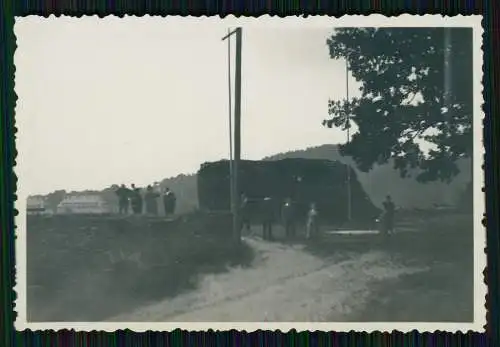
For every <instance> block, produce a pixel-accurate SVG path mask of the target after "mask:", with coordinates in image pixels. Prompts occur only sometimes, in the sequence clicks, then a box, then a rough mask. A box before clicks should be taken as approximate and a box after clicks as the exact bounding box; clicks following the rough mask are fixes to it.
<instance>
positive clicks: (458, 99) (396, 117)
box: [324, 28, 473, 181]
mask: <svg viewBox="0 0 500 347" xmlns="http://www.w3.org/2000/svg"><path fill="white" fill-rule="evenodd" d="M472 42H473V41H472V29H470V28H448V29H445V28H341V29H337V30H335V32H334V34H333V35H332V36H331V37H330V38H329V39H328V40H327V44H328V46H329V49H330V56H331V58H333V59H339V58H343V59H346V60H347V62H348V66H349V70H350V72H351V74H352V76H353V77H354V78H355V79H356V80H357V81H358V82H360V83H361V87H360V92H361V96H360V97H356V98H352V99H351V100H337V101H333V100H330V101H329V112H328V113H329V115H330V117H329V119H326V120H325V121H324V125H326V126H329V127H333V126H335V127H340V128H342V129H346V128H347V127H351V126H352V123H354V124H355V125H356V126H357V131H356V132H355V133H354V134H353V136H352V139H351V141H350V142H349V143H346V144H344V145H342V146H341V151H342V154H344V155H350V156H352V157H353V159H354V160H355V162H356V164H357V166H358V168H359V169H360V170H362V171H364V172H367V171H369V170H370V169H371V168H372V166H373V164H375V163H378V164H383V163H387V162H388V161H389V160H391V159H392V160H393V163H394V166H395V168H396V169H398V170H399V172H400V173H401V175H402V176H403V177H405V176H408V175H409V173H410V172H417V173H418V174H417V175H416V178H417V179H418V180H419V181H433V180H442V181H450V180H451V179H452V178H453V177H454V176H455V175H456V174H457V173H458V172H459V171H458V168H457V165H456V162H457V160H458V159H460V158H466V157H470V156H471V155H472V144H473V141H472V135H473V131H472V113H473V92H472V88H473V84H472V78H473V69H472V65H473V64H472ZM423 143H427V144H431V146H427V147H423V146H422V144H423ZM429 148H430V150H428V149H429ZM410 169H413V170H410Z"/></svg>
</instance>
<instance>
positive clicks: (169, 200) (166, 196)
mask: <svg viewBox="0 0 500 347" xmlns="http://www.w3.org/2000/svg"><path fill="white" fill-rule="evenodd" d="M175 202H176V197H175V194H174V192H172V191H171V190H170V188H168V187H167V188H165V191H164V193H163V207H164V209H165V215H166V216H170V215H172V214H174V212H175Z"/></svg>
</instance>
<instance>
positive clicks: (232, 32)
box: [221, 27, 241, 41]
mask: <svg viewBox="0 0 500 347" xmlns="http://www.w3.org/2000/svg"><path fill="white" fill-rule="evenodd" d="M240 30H241V28H240V27H238V28H236V29H234V30H233V31H230V32H229V33H228V34H227V35H226V36H224V37H223V38H222V40H221V41H224V40H227V39H228V38H229V37H231V36H232V35H233V34H236V32H237V31H240Z"/></svg>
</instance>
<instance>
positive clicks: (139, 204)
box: [116, 184, 176, 216]
mask: <svg viewBox="0 0 500 347" xmlns="http://www.w3.org/2000/svg"><path fill="white" fill-rule="evenodd" d="M116 195H117V196H118V213H119V214H125V215H127V214H129V211H130V210H132V213H133V214H135V215H140V214H142V213H143V211H145V213H146V214H148V215H152V216H157V215H159V208H158V198H160V197H161V198H162V200H163V205H164V209H165V215H167V216H169V215H173V214H174V212H175V204H176V196H175V194H174V192H172V191H171V190H170V189H169V188H165V189H164V190H163V192H162V193H159V192H158V190H156V189H155V188H153V186H151V185H148V186H147V187H146V191H145V192H144V194H143V192H142V190H141V188H138V187H136V186H135V184H132V185H131V187H130V188H128V187H127V186H125V184H122V185H121V186H120V187H118V189H117V190H116Z"/></svg>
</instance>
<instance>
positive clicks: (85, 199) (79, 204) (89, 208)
mask: <svg viewBox="0 0 500 347" xmlns="http://www.w3.org/2000/svg"><path fill="white" fill-rule="evenodd" d="M111 212H112V208H111V206H109V204H107V203H106V202H105V201H104V199H102V198H101V197H100V196H98V195H72V196H67V197H66V198H64V200H63V201H61V202H60V203H59V205H57V213H58V214H108V213H111Z"/></svg>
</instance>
